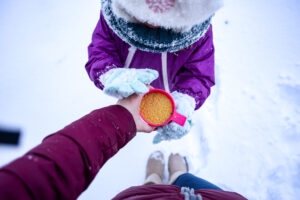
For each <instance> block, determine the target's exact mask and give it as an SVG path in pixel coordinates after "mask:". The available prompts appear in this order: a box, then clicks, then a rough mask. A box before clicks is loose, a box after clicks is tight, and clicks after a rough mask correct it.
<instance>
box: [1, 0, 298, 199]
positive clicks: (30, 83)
mask: <svg viewBox="0 0 300 200" xmlns="http://www.w3.org/2000/svg"><path fill="white" fill-rule="evenodd" d="M224 3H225V7H223V8H222V9H221V10H220V11H219V12H218V13H217V14H216V15H215V17H214V19H213V25H214V38H215V48H216V86H215V87H213V88H212V93H211V96H210V97H209V99H208V100H207V102H206V103H205V104H204V106H203V107H202V108H201V109H200V110H199V111H197V112H196V113H195V116H194V119H195V126H194V127H193V129H192V132H191V133H190V134H189V135H188V136H186V137H185V138H183V139H181V140H178V141H172V142H163V143H160V144H158V145H153V144H152V143H151V142H152V138H153V135H154V133H151V134H144V133H139V134H138V135H137V137H136V138H134V139H133V140H132V141H131V142H130V143H129V144H128V145H127V146H126V147H125V148H123V149H122V150H120V151H119V153H118V154H117V155H116V156H114V157H113V158H112V159H111V160H109V161H108V162H107V163H106V164H105V166H104V167H103V168H102V169H101V171H100V172H99V174H98V175H97V177H96V178H95V180H94V182H93V183H92V184H91V186H90V187H89V188H88V189H87V190H86V191H85V192H84V193H83V194H82V195H81V197H80V198H79V199H109V198H111V197H113V196H114V195H116V194H117V193H118V192H120V191H121V190H123V189H125V188H127V187H129V186H132V185H139V184H141V183H142V182H143V179H144V174H145V165H146V161H147V159H148V156H149V155H150V153H151V152H153V151H154V150H162V151H163V152H164V153H165V159H166V161H167V158H168V155H169V154H170V153H171V152H173V153H177V152H179V153H181V154H183V155H186V156H188V160H189V163H190V165H191V172H193V173H195V174H196V175H198V176H200V177H202V178H204V179H207V180H209V181H211V182H213V183H215V184H217V185H218V186H220V187H222V188H223V189H226V190H232V191H236V192H238V193H240V194H243V195H244V196H246V197H247V198H249V199H290V200H293V199H298V196H299V195H300V181H299V180H300V179H299V176H300V150H299V144H300V125H299V124H300V123H299V121H300V115H299V113H300V108H299V100H300V79H299V76H300V39H299V38H298V37H299V36H300V28H299V27H300V21H299V19H300V13H299V12H298V10H299V9H300V3H299V1H297V0H285V1H283V0H274V1H272V2H269V1H260V0H252V1H250V0H246V1H235V0H225V2H224ZM99 9H100V1H96V0H93V1H84V0H77V1H71V0H65V1H58V0H51V1H50V0H45V1H38V0H29V1H26V2H25V1H21V0H15V1H2V2H1V3H0V53H1V54H0V64H1V67H0V74H1V78H0V95H1V98H0V126H1V127H8V128H13V129H15V128H20V129H21V130H22V137H21V144H20V145H19V146H18V147H15V146H8V145H0V153H1V156H0V165H1V166H2V165H4V164H5V163H7V162H9V161H11V160H13V159H14V158H16V157H18V156H20V155H22V154H24V153H25V152H26V151H28V150H29V149H31V148H32V147H34V146H35V145H37V144H39V143H40V142H41V140H42V138H43V137H45V136H46V135H48V134H50V133H53V132H55V131H57V130H59V129H61V128H63V127H64V126H65V125H67V124H69V123H70V122H72V121H74V120H76V119H78V118H80V117H81V116H83V115H85V114H87V113H89V112H90V111H92V110H93V109H96V108H99V107H103V106H106V105H110V104H111V103H112V102H115V101H116V100H115V99H113V98H111V97H108V96H106V95H104V94H103V93H102V92H101V91H100V90H99V89H97V88H96V87H95V86H94V85H93V83H92V82H91V81H90V80H89V78H88V75H87V73H86V72H85V69H84V65H85V62H86V61H87V45H88V44H89V42H90V39H91V34H92V31H93V29H94V27H95V25H96V23H97V20H98V17H99Z"/></svg>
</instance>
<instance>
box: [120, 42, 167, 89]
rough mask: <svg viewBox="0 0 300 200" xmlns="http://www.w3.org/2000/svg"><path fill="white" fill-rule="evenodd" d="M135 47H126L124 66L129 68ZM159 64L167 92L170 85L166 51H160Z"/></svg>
mask: <svg viewBox="0 0 300 200" xmlns="http://www.w3.org/2000/svg"><path fill="white" fill-rule="evenodd" d="M136 50H137V48H136V47H133V46H130V47H129V48H128V55H127V58H126V61H125V64H124V68H129V67H130V64H131V62H132V59H133V56H134V54H135V52H136ZM161 66H162V78H163V83H164V89H165V90H166V91H167V92H170V87H169V79H168V67H167V66H168V64H167V52H163V53H161Z"/></svg>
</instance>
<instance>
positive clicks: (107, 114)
mask: <svg viewBox="0 0 300 200" xmlns="http://www.w3.org/2000/svg"><path fill="white" fill-rule="evenodd" d="M120 116H122V117H120ZM135 135H136V125H135V122H134V119H133V117H132V115H131V114H130V112H129V111H128V110H127V109H125V108H124V107H122V106H120V105H114V106H108V107H105V108H102V109H98V110H95V111H93V112H91V113H90V114H88V115H86V116H84V117H82V118H81V119H79V120H77V121H75V122H73V123H71V124H70V125H68V126H66V127H65V128H63V129H62V130H60V131H57V132H56V133H54V134H52V135H49V136H48V137H46V138H45V139H44V140H43V141H42V143H41V144H40V145H38V146H36V147H35V148H33V149H32V150H30V151H29V152H27V153H26V154H25V155H24V156H22V157H20V158H18V159H16V160H14V161H13V162H11V163H9V164H8V165H6V166H3V167H2V168H0V199H1V200H2V199H3V200H4V199H5V200H6V199H11V200H14V199H16V200H19V199H22V200H33V199H38V200H41V199H43V200H48V199H49V200H53V199H63V200H68V199H70V200H71V199H72V200H73V199H77V198H78V196H79V195H80V194H81V193H82V192H83V191H84V190H85V189H87V187H88V186H89V184H90V183H91V182H92V180H93V179H94V177H95V176H96V174H97V173H98V172H99V170H100V169H101V167H102V166H103V165H104V163H105V162H106V161H108V160H109V159H110V158H111V157H112V156H114V155H115V154H116V153H117V152H118V151H119V150H120V149H121V148H122V147H123V146H125V145H126V144H127V143H128V142H129V141H130V140H131V139H133V138H134V137H135ZM107 187H111V186H109V185H108V186H107ZM99 190H100V191H101V192H105V189H104V188H99ZM195 193H196V194H201V196H202V199H203V200H209V199H214V200H219V199H223V200H235V199H236V200H237V199H245V198H244V197H242V196H241V195H239V194H237V193H234V192H227V191H219V190H207V189H203V190H196V191H195ZM98 199H102V198H101V195H100V196H99V197H98ZM114 199H115V200H119V199H120V200H121V199H122V200H124V199H128V200H129V199H132V200H133V199H134V200H138V199H141V200H142V199H143V200H146V199H149V200H150V199H151V200H154V199H172V200H176V199H182V200H183V199H184V196H183V194H181V193H180V187H177V186H172V185H144V186H136V187H131V188H129V189H127V190H124V191H123V192H121V193H119V194H118V195H117V196H116V197H115V198H114Z"/></svg>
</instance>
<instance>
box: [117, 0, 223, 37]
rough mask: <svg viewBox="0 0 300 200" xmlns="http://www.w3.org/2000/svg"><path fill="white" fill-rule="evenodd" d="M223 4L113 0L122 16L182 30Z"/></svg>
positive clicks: (213, 1) (192, 0)
mask: <svg viewBox="0 0 300 200" xmlns="http://www.w3.org/2000/svg"><path fill="white" fill-rule="evenodd" d="M222 6H223V2H222V0H127V1H124V0H112V10H113V12H114V13H115V14H116V16H117V17H119V18H123V19H124V20H126V21H128V22H133V23H135V22H143V23H148V24H151V25H155V26H160V27H163V28H166V29H172V30H175V31H180V32H181V31H188V30H190V29H191V28H192V27H193V26H194V25H196V24H200V23H203V22H204V21H205V20H207V19H208V18H209V17H211V16H212V15H213V14H214V13H215V12H216V11H217V10H218V9H219V8H221V7H222Z"/></svg>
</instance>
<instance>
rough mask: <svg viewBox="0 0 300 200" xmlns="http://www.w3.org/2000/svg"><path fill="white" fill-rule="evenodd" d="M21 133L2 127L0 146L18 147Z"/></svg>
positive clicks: (0, 129) (0, 130)
mask: <svg viewBox="0 0 300 200" xmlns="http://www.w3.org/2000/svg"><path fill="white" fill-rule="evenodd" d="M20 134H21V132H20V131H19V130H8V129H3V128H1V127H0V144H11V145H18V144H19V139H20Z"/></svg>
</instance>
